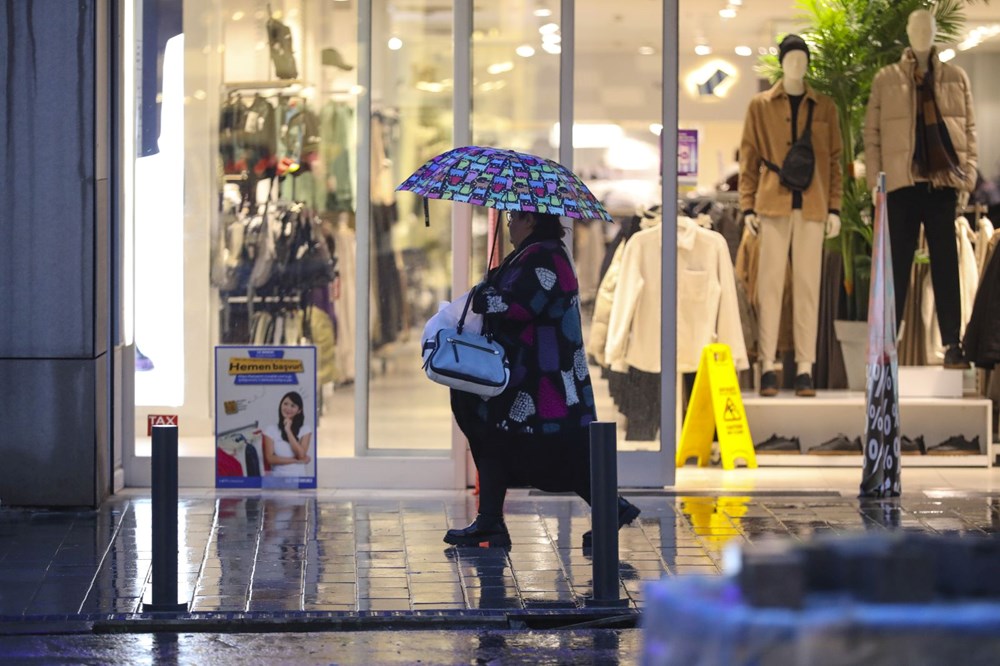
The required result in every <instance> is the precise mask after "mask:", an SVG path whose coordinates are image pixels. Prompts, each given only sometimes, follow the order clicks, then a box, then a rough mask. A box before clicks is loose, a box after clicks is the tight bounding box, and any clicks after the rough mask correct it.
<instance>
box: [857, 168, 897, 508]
mask: <svg viewBox="0 0 1000 666" xmlns="http://www.w3.org/2000/svg"><path fill="white" fill-rule="evenodd" d="M887 206H888V202H887V201H886V193H885V174H884V173H880V174H879V177H878V193H877V194H876V196H875V229H874V239H873V243H872V280H871V292H870V295H869V297H868V386H867V391H866V394H865V421H866V426H865V465H864V470H863V471H862V473H861V497H871V498H883V497H899V493H900V479H899V434H900V427H899V392H898V391H897V390H896V387H897V385H898V380H899V371H898V367H899V361H898V359H897V356H896V296H895V291H894V289H893V286H892V285H893V280H892V250H891V248H890V246H889V219H888V215H889V214H888V212H887Z"/></svg>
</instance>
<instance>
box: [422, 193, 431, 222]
mask: <svg viewBox="0 0 1000 666" xmlns="http://www.w3.org/2000/svg"><path fill="white" fill-rule="evenodd" d="M422 198H423V200H424V226H425V227H429V226H431V209H430V203H429V202H428V201H427V197H422Z"/></svg>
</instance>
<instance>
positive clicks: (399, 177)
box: [368, 0, 454, 453]
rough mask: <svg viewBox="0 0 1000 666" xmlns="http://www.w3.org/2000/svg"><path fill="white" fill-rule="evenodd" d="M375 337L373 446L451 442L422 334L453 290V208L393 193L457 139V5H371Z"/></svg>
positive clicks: (438, 446)
mask: <svg viewBox="0 0 1000 666" xmlns="http://www.w3.org/2000/svg"><path fill="white" fill-rule="evenodd" d="M372 12H373V13H372V91H371V99H372V117H371V137H372V139H371V156H372V168H371V178H372V182H371V194H372V198H371V233H370V242H371V255H370V260H371V272H370V279H371V289H370V294H371V305H370V309H371V317H370V322H371V328H370V331H371V343H370V345H371V346H370V354H371V362H370V368H371V372H370V380H369V381H370V384H369V400H370V402H369V437H368V448H369V449H372V450H376V449H424V450H428V449H429V450H437V451H440V452H441V453H445V452H447V451H450V449H451V412H450V408H449V403H448V391H447V389H446V388H445V387H443V386H439V385H437V384H433V383H431V382H428V381H427V378H426V376H424V373H423V371H422V370H421V367H420V335H421V333H422V331H423V326H424V323H425V322H426V321H427V319H428V318H429V317H430V315H432V314H433V313H434V312H436V311H437V306H438V303H439V302H440V301H442V300H450V298H451V293H450V292H451V261H452V256H451V206H450V204H448V203H442V202H439V201H432V202H431V203H430V211H429V220H430V225H429V226H426V225H425V222H424V212H423V204H422V201H421V199H420V198H419V197H417V196H415V195H412V194H409V193H401V194H399V195H398V196H397V193H396V192H395V191H394V190H395V188H396V186H397V185H398V184H399V183H401V182H402V181H403V180H404V179H405V178H406V177H407V176H408V175H409V174H411V173H412V172H413V171H415V170H416V169H417V167H419V166H420V165H421V164H423V163H424V162H425V161H427V160H428V159H430V158H431V157H433V156H435V155H437V154H438V153H441V152H444V151H445V150H448V149H449V148H451V147H452V139H451V137H452V126H453V115H454V114H453V113H452V95H453V89H454V80H453V71H454V58H453V56H452V7H451V5H450V3H445V4H441V3H439V2H432V1H430V0H417V1H416V2H413V3H410V4H409V5H407V8H406V10H405V11H404V10H402V9H401V8H400V7H398V6H395V5H392V4H390V3H381V2H379V3H374V5H373V7H372Z"/></svg>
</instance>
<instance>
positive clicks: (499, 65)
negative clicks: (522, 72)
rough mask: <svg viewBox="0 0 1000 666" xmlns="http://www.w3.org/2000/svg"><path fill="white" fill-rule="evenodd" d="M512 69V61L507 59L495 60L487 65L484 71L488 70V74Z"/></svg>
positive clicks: (501, 72)
mask: <svg viewBox="0 0 1000 666" xmlns="http://www.w3.org/2000/svg"><path fill="white" fill-rule="evenodd" d="M512 69H514V63H512V62H511V61H509V60H508V61H506V62H495V63H493V64H492V65H490V66H489V67H487V68H486V71H487V72H489V73H490V74H493V75H496V74H503V73H504V72H509V71H510V70H512Z"/></svg>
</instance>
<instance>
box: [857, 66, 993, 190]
mask: <svg viewBox="0 0 1000 666" xmlns="http://www.w3.org/2000/svg"><path fill="white" fill-rule="evenodd" d="M929 58H930V60H931V62H932V63H933V66H934V98H935V100H936V101H937V105H938V109H939V110H940V112H941V118H942V120H943V121H944V125H945V127H946V128H947V130H948V136H949V137H950V138H951V142H952V144H953V145H954V147H955V152H956V154H957V155H958V163H959V167H960V168H961V169H962V171H963V172H964V174H965V177H964V179H962V178H959V177H958V176H956V175H955V174H952V173H944V174H935V175H933V176H931V178H930V182H931V183H932V184H933V185H934V186H935V187H953V188H955V189H958V190H962V191H965V192H971V191H972V190H974V189H975V186H976V166H977V164H978V153H977V149H976V117H975V112H974V110H973V106H972V89H971V86H970V84H969V77H968V76H967V75H966V73H965V70H963V69H962V68H961V67H956V66H955V65H952V64H950V63H946V62H941V61H939V60H938V57H937V49H935V48H932V49H931V53H930V56H929ZM916 67H917V59H916V56H915V55H914V54H913V50H912V49H910V48H907V49H906V50H904V51H903V56H902V57H901V58H900V59H899V62H897V63H894V64H892V65H888V66H886V67H883V68H882V69H880V70H879V71H878V73H877V74H876V75H875V79H874V81H872V90H871V96H870V97H869V98H868V109H867V111H866V113H865V127H864V138H865V170H866V172H867V176H868V187H869V188H873V187H875V185H876V184H877V181H878V174H879V171H884V172H885V180H886V190H887V191H889V192H892V191H894V190H898V189H900V188H903V187H909V186H912V185H913V184H914V183H915V182H916V179H915V178H914V174H913V151H914V148H915V143H916V132H917V112H916V109H917V87H916V84H915V81H914V78H913V74H914V71H915V70H916Z"/></svg>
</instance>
